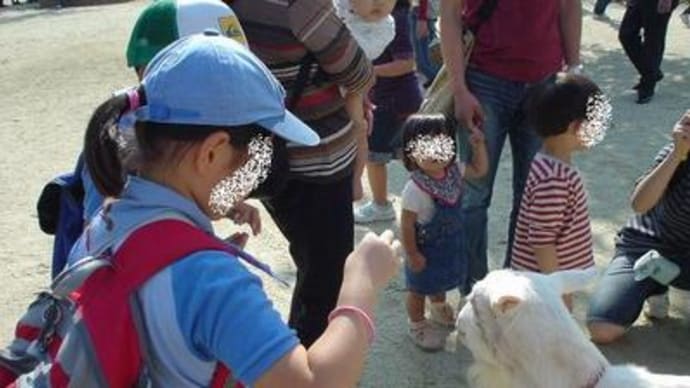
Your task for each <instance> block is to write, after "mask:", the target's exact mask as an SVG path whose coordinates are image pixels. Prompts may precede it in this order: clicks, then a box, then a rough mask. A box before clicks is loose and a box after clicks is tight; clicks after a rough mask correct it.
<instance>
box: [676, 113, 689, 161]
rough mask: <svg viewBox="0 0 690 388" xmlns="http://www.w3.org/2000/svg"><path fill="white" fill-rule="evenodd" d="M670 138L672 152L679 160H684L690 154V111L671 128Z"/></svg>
mask: <svg viewBox="0 0 690 388" xmlns="http://www.w3.org/2000/svg"><path fill="white" fill-rule="evenodd" d="M672 136H673V145H674V149H673V152H674V153H675V154H676V156H677V157H678V158H679V159H680V160H685V159H686V158H687V157H688V152H690V110H689V111H687V112H685V114H684V115H683V117H681V118H680V120H678V122H677V123H676V125H675V127H673V132H672Z"/></svg>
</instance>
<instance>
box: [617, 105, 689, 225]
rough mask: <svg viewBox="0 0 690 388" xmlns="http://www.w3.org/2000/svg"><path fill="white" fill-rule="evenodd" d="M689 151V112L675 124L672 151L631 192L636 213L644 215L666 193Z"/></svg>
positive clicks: (631, 199) (631, 200)
mask: <svg viewBox="0 0 690 388" xmlns="http://www.w3.org/2000/svg"><path fill="white" fill-rule="evenodd" d="M689 150H690V111H688V112H686V113H685V115H684V116H683V117H682V118H681V119H680V121H678V123H676V126H675V127H674V129H673V151H671V152H669V153H668V154H667V155H666V157H665V158H664V159H663V160H662V161H661V163H659V164H658V165H657V166H656V167H655V168H653V169H652V170H651V171H650V172H649V173H647V175H645V176H644V177H642V178H641V179H640V180H639V182H638V183H637V185H636V186H635V189H634V190H633V193H632V196H631V197H630V202H631V205H632V208H633V210H635V212H637V213H646V212H648V211H649V210H650V209H652V208H653V207H654V206H656V204H657V203H658V202H659V200H660V199H661V197H662V196H663V195H664V192H666V188H667V187H668V184H669V182H670V181H671V178H673V174H674V173H675V172H676V169H677V168H678V166H679V165H680V163H681V162H682V161H684V160H685V159H686V158H687V156H688V151H689Z"/></svg>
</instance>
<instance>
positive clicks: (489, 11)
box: [470, 0, 498, 35]
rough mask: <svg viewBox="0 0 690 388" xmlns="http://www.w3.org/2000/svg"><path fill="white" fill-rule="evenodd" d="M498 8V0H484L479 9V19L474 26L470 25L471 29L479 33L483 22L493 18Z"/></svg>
mask: <svg viewBox="0 0 690 388" xmlns="http://www.w3.org/2000/svg"><path fill="white" fill-rule="evenodd" d="M496 8H498V0H484V1H483V2H482V5H481V6H479V11H477V16H478V17H479V21H478V22H477V24H476V25H475V26H474V27H470V30H471V31H472V32H473V33H474V34H475V35H476V34H477V31H479V28H480V27H481V26H482V24H484V23H486V22H487V21H488V20H489V19H491V15H493V14H494V11H495V10H496Z"/></svg>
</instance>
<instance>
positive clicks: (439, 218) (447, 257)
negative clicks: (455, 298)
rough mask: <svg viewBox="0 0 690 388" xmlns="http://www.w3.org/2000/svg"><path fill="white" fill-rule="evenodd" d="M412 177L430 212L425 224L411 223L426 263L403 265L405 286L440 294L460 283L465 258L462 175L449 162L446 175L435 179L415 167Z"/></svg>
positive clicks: (418, 291) (464, 269)
mask: <svg viewBox="0 0 690 388" xmlns="http://www.w3.org/2000/svg"><path fill="white" fill-rule="evenodd" d="M412 180H413V181H414V182H415V183H416V184H417V185H418V186H419V187H420V188H421V189H422V190H423V191H424V192H426V193H427V194H429V196H431V198H432V200H433V201H434V215H433V216H432V218H431V220H430V221H429V222H428V223H426V224H423V225H422V224H419V223H417V224H416V225H415V234H416V241H417V247H418V249H419V251H420V252H421V253H422V255H424V257H425V258H426V260H427V262H426V267H425V268H424V269H423V270H422V271H421V272H413V271H411V270H410V268H409V267H408V266H405V278H406V282H407V288H408V290H410V291H412V292H416V293H419V294H422V295H434V294H440V293H443V292H445V291H448V290H451V289H454V288H457V287H458V286H459V285H461V284H464V282H465V277H466V276H467V260H465V259H464V252H463V249H464V247H463V245H464V243H463V233H464V231H463V213H462V176H461V173H460V169H459V168H458V166H457V165H456V164H453V165H452V166H451V167H450V168H448V171H447V173H446V177H445V178H444V179H443V180H441V181H437V180H435V179H433V178H431V177H428V176H427V175H425V174H424V173H422V172H421V171H419V170H417V171H415V172H413V173H412Z"/></svg>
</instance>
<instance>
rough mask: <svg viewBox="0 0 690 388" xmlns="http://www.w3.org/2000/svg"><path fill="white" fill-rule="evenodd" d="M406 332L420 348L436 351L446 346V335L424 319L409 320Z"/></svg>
mask: <svg viewBox="0 0 690 388" xmlns="http://www.w3.org/2000/svg"><path fill="white" fill-rule="evenodd" d="M407 334H408V335H409V336H410V339H411V340H412V342H413V343H414V344H415V345H417V346H419V347H420V348H421V349H422V350H426V351H437V350H441V349H443V348H444V347H445V346H446V336H445V335H442V333H440V332H439V331H438V330H435V329H434V328H433V327H431V325H429V322H428V321H427V320H426V319H425V320H423V321H419V322H410V327H409V330H408V332H407Z"/></svg>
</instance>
